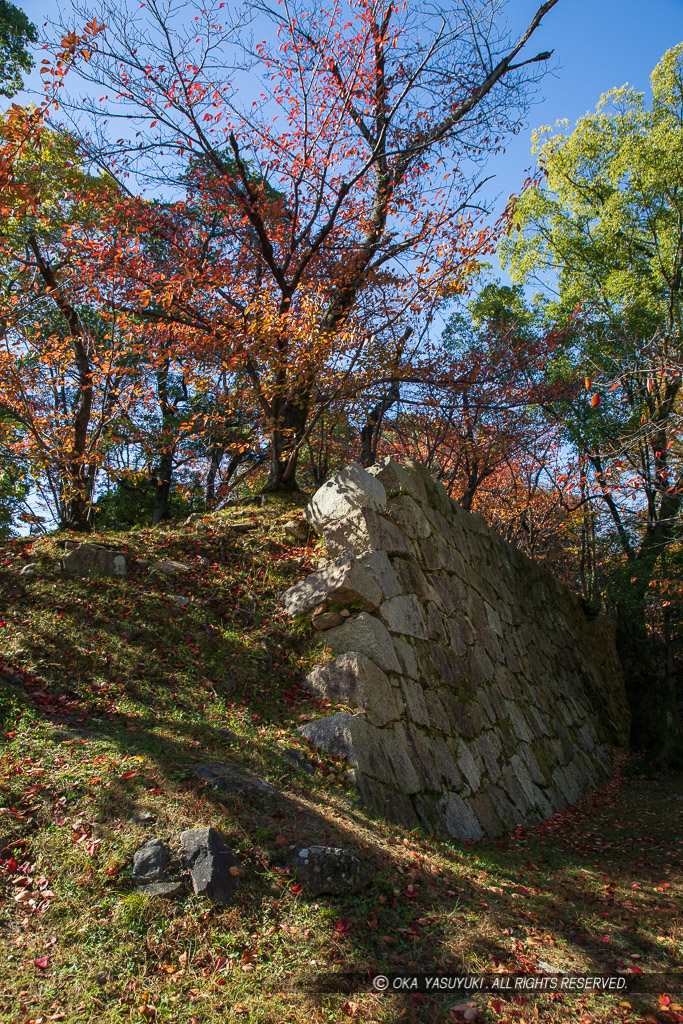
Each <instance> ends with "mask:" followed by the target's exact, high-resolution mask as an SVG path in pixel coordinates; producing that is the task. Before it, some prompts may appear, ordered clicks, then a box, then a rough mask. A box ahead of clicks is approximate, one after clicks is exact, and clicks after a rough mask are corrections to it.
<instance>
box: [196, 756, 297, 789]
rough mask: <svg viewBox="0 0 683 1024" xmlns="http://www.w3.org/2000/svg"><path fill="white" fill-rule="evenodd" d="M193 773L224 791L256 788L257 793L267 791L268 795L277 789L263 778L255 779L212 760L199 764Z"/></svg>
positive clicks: (253, 776)
mask: <svg viewBox="0 0 683 1024" xmlns="http://www.w3.org/2000/svg"><path fill="white" fill-rule="evenodd" d="M194 773H195V775H198V776H199V778H200V779H206V781H207V782H210V783H211V785H212V786H215V787H216V789H221V790H223V792H224V793H243V792H244V791H245V790H250V789H251V790H258V792H259V793H267V794H268V796H275V795H276V794H277V790H276V789H275V788H274V787H273V786H271V785H270V783H269V782H266V781H265V780H264V779H257V778H256V776H255V775H247V773H246V772H238V771H237V770H236V769H235V768H228V766H227V765H226V764H220V763H218V762H212V763H211V764H200V765H199V766H198V767H197V768H195V770H194Z"/></svg>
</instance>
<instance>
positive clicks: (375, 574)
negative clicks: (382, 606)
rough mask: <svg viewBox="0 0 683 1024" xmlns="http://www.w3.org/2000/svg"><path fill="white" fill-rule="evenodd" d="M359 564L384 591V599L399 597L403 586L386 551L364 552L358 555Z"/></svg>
mask: <svg viewBox="0 0 683 1024" xmlns="http://www.w3.org/2000/svg"><path fill="white" fill-rule="evenodd" d="M357 561H358V564H359V565H361V566H362V567H363V569H365V571H366V572H367V573H369V575H370V576H372V578H373V580H374V581H375V583H377V585H378V586H379V588H380V590H381V591H382V597H384V598H385V599H386V598H388V597H397V596H398V594H400V593H401V589H402V588H401V584H400V582H399V578H398V576H397V575H396V573H395V571H394V569H393V567H392V564H391V562H390V561H389V556H388V555H387V553H386V551H363V552H362V554H360V555H358V558H357Z"/></svg>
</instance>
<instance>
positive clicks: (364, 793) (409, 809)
mask: <svg viewBox="0 0 683 1024" xmlns="http://www.w3.org/2000/svg"><path fill="white" fill-rule="evenodd" d="M356 787H357V789H358V792H359V794H360V798H361V800H362V802H363V805H364V806H365V808H366V809H367V810H368V811H369V813H370V814H373V815H375V816H376V817H378V818H386V819H387V820H388V821H394V822H396V823H397V824H398V825H405V827H406V828H409V829H414V828H417V826H418V825H419V824H420V822H419V819H418V817H417V814H416V813H415V810H414V808H413V804H412V801H411V798H410V797H409V796H408V795H406V794H405V793H401V792H399V791H398V790H396V789H392V788H391V787H390V786H385V785H384V784H383V783H381V782H378V781H377V779H373V778H371V777H370V776H369V775H363V773H362V772H357V773H356Z"/></svg>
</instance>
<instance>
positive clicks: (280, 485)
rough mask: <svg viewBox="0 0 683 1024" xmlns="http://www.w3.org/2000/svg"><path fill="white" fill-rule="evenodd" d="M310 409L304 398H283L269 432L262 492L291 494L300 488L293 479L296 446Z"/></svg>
mask: <svg viewBox="0 0 683 1024" xmlns="http://www.w3.org/2000/svg"><path fill="white" fill-rule="evenodd" d="M309 411H310V406H309V402H308V401H307V400H306V399H304V398H296V399H294V400H289V399H288V400H287V401H285V402H284V403H283V404H282V406H281V410H280V415H279V416H278V418H277V420H276V421H275V422H274V423H273V425H272V427H271V433H270V453H269V464H268V478H267V480H266V482H265V484H264V486H263V491H262V493H264V494H292V493H297V492H299V491H300V487H299V485H298V483H297V480H296V469H297V464H298V461H299V452H298V445H299V442H300V441H301V439H302V438H303V437H304V434H305V432H306V423H307V421H308V414H309Z"/></svg>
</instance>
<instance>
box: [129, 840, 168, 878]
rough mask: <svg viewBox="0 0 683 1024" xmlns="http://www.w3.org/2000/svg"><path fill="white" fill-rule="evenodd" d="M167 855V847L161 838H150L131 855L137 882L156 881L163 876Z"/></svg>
mask: <svg viewBox="0 0 683 1024" xmlns="http://www.w3.org/2000/svg"><path fill="white" fill-rule="evenodd" d="M169 857H170V854H169V851H168V848H167V847H166V846H165V845H164V844H163V842H162V841H161V839H152V840H151V841H150V842H149V843H145V845H144V846H141V847H140V849H139V850H136V852H135V855H134V856H133V875H134V877H135V878H136V879H137V880H138V881H139V882H158V881H159V880H160V879H161V878H163V877H164V872H165V871H166V865H167V864H168V861H169Z"/></svg>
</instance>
